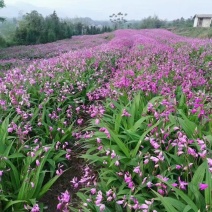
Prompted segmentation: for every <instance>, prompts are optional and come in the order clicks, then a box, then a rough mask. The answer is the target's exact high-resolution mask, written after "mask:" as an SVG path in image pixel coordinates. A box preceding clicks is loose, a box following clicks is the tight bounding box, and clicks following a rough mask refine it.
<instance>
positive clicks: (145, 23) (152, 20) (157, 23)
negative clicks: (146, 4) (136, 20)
mask: <svg viewBox="0 0 212 212" xmlns="http://www.w3.org/2000/svg"><path fill="white" fill-rule="evenodd" d="M164 25H165V21H163V20H160V19H159V18H158V16H156V15H155V16H153V17H152V16H149V17H148V18H144V19H142V20H141V24H140V28H141V29H154V28H161V27H163V26H164Z"/></svg>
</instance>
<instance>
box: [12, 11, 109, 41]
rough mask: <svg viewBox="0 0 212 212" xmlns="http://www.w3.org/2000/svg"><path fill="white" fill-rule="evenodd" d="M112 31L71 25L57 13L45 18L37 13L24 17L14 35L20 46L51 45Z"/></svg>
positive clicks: (79, 24)
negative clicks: (55, 42)
mask: <svg viewBox="0 0 212 212" xmlns="http://www.w3.org/2000/svg"><path fill="white" fill-rule="evenodd" d="M108 31H111V29H110V28H109V27H106V26H103V27H102V28H98V27H96V26H85V25H83V24H82V23H80V22H79V23H75V24H73V23H71V22H67V21H65V20H62V19H60V18H59V17H58V16H57V13H56V11H54V12H53V13H52V14H51V15H49V16H47V17H45V18H44V17H43V16H42V15H41V14H39V13H38V12H37V11H32V12H31V13H27V14H26V15H24V16H23V18H22V20H21V21H19V22H18V26H17V28H16V31H15V34H14V42H15V43H16V44H18V45H20V44H21V45H29V44H38V43H49V42H54V41H56V40H61V39H66V38H71V37H72V36H73V35H82V34H92V35H93V34H100V33H104V32H108Z"/></svg>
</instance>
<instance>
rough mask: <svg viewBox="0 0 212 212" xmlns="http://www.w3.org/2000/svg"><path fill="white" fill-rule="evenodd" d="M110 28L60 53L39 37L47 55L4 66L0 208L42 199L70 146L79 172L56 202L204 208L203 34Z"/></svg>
mask: <svg viewBox="0 0 212 212" xmlns="http://www.w3.org/2000/svg"><path fill="white" fill-rule="evenodd" d="M105 36H106V37H105ZM108 36H109V37H110V36H111V35H96V36H84V37H79V42H81V41H82V40H83V42H84V41H85V42H84V45H83V46H81V45H80V47H79V48H78V50H75V51H69V47H67V46H66V44H65V45H64V46H60V47H59V49H60V50H59V52H60V53H58V51H57V47H56V49H55V46H52V48H53V49H55V50H53V51H52V50H51V47H48V48H46V45H40V47H39V48H40V50H39V51H40V52H41V53H39V55H40V54H42V55H43V56H42V57H45V55H46V58H48V57H50V58H48V59H39V60H32V61H30V63H28V64H27V65H26V64H19V66H18V67H15V68H11V69H9V70H7V71H6V72H5V73H3V74H2V77H1V78H0V135H1V136H0V211H5V212H10V211H32V212H39V211H45V210H46V209H45V206H44V205H43V204H41V203H40V202H39V200H40V199H41V198H42V197H43V196H45V194H46V193H47V191H48V190H49V189H51V187H52V186H53V185H54V184H56V183H57V180H58V178H60V177H62V176H63V174H64V173H65V172H66V171H68V169H69V167H68V162H69V161H72V160H73V158H74V157H78V158H81V159H83V160H84V163H82V164H76V166H78V168H79V169H80V170H81V176H76V177H74V178H73V179H70V187H67V190H65V191H64V192H63V193H61V194H60V195H59V196H58V204H57V209H56V208H55V211H56V210H58V211H63V212H68V211H73V212H75V211H84V212H88V211H92V212H99V211H100V212H114V211H117V212H125V211H126V212H128V211H141V212H150V211H151V212H152V211H153V212H165V211H167V212H182V211H185V212H186V211H187V212H198V211H201V212H204V211H212V149H211V147H212V115H211V114H212V113H211V111H212V96H211V94H212V93H211V84H212V75H211V72H212V40H209V39H208V40H200V39H190V38H185V37H181V36H178V35H175V34H173V33H171V32H169V31H166V30H139V31H138V30H118V31H115V32H114V37H113V39H112V40H110V41H109V40H108ZM94 40H96V45H94V44H93V43H94V42H93V41H94ZM67 42H68V41H67ZM75 42H76V43H77V38H76V41H75ZM48 45H50V44H48ZM66 47H67V48H66ZM82 47H86V48H82ZM24 48H27V47H24ZM54 51H55V55H52V52H54ZM18 52H22V50H19V51H18ZM64 52H65V53H64ZM24 53H25V50H23V54H24ZM49 54H51V56H49ZM8 55H9V56H8V57H7V58H5V59H10V58H19V57H18V55H19V54H16V53H15V52H14V56H13V52H12V50H11V54H8ZM10 55H11V56H10ZM16 55H17V56H16ZM20 55H21V54H20ZM33 55H34V53H33ZM19 59H20V58H19ZM83 164H85V165H83ZM73 191H76V193H77V196H78V200H77V205H76V204H73V199H72V198H71V195H70V193H72V192H73Z"/></svg>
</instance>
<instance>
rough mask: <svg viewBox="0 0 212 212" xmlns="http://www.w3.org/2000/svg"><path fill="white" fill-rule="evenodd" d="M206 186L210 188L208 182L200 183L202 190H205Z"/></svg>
mask: <svg viewBox="0 0 212 212" xmlns="http://www.w3.org/2000/svg"><path fill="white" fill-rule="evenodd" d="M206 188H208V184H204V183H200V184H199V189H200V190H205V189H206Z"/></svg>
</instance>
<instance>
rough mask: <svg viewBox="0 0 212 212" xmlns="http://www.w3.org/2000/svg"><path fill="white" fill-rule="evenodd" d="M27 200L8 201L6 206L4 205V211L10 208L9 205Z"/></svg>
mask: <svg viewBox="0 0 212 212" xmlns="http://www.w3.org/2000/svg"><path fill="white" fill-rule="evenodd" d="M26 202H27V201H25V200H15V201H9V202H8V203H7V204H6V206H5V207H4V211H6V210H7V209H8V208H10V207H11V206H13V205H15V204H18V203H26Z"/></svg>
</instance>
